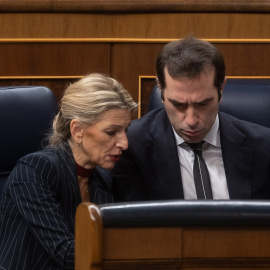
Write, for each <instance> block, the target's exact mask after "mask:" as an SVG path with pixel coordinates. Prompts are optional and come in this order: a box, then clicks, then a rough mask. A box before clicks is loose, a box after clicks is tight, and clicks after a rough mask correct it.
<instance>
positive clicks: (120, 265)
mask: <svg viewBox="0 0 270 270" xmlns="http://www.w3.org/2000/svg"><path fill="white" fill-rule="evenodd" d="M269 224H270V203H269V202H266V201H265V202H262V201H215V202H213V201H212V202H209V201H208V202H200V201H193V202H191V201H167V202H165V201H163V202H159V201H157V202H139V203H130V204H125V203H118V204H109V205H103V206H99V207H98V206H96V205H94V204H91V203H83V204H81V205H80V206H79V207H78V210H77V215H76V240H75V243H76V247H75V253H76V257H75V270H93V269H95V270H101V269H106V270H107V269H118V270H121V269H132V270H135V269H136V270H138V269H144V270H148V269H167V270H168V269H175V270H176V269H197V270H198V269H201V270H202V269H203V270H206V269H211V270H216V269H242V270H243V269H247V268H249V269H263V268H264V269H269V268H270V250H269V237H270V229H269Z"/></svg>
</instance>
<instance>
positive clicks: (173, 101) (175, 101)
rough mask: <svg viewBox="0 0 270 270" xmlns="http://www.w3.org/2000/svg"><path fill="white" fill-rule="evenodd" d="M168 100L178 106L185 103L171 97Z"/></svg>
mask: <svg viewBox="0 0 270 270" xmlns="http://www.w3.org/2000/svg"><path fill="white" fill-rule="evenodd" d="M168 101H169V102H170V103H172V104H173V105H176V106H180V105H184V104H186V103H183V102H180V101H178V100H175V99H171V98H168Z"/></svg>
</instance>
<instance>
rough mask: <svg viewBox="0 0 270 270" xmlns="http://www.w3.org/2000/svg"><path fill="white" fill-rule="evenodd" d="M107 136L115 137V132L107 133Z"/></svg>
mask: <svg viewBox="0 0 270 270" xmlns="http://www.w3.org/2000/svg"><path fill="white" fill-rule="evenodd" d="M106 134H107V135H109V136H114V135H115V131H114V130H113V131H106Z"/></svg>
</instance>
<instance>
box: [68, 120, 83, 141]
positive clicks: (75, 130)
mask: <svg viewBox="0 0 270 270" xmlns="http://www.w3.org/2000/svg"><path fill="white" fill-rule="evenodd" d="M82 133H83V132H82V124H81V122H80V121H79V120H78V119H73V120H71V122H70V134H71V137H72V138H73V139H74V140H75V142H76V143H78V144H80V143H81V140H82Z"/></svg>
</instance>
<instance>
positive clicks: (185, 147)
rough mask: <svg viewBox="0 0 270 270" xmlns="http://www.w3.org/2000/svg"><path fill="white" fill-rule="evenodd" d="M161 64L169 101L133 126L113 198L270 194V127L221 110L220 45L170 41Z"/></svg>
mask: <svg viewBox="0 0 270 270" xmlns="http://www.w3.org/2000/svg"><path fill="white" fill-rule="evenodd" d="M156 68H157V80H158V85H159V88H160V89H161V97H162V101H163V103H164V108H161V109H157V110H154V111H152V112H150V113H148V114H146V115H145V116H144V117H142V118H141V119H138V120H135V121H133V123H132V125H131V126H130V128H129V130H128V133H127V135H128V140H129V148H128V150H127V151H125V153H124V155H123V157H122V159H121V161H120V162H119V163H118V164H117V165H116V167H115V169H114V171H113V173H114V180H113V193H114V197H115V201H134V200H135V201H138V200H169V199H225V200H226V199H269V198H270V129H268V128H265V127H262V126H258V125H256V124H252V123H248V122H245V121H241V120H239V119H236V118H234V117H232V116H230V115H228V114H225V113H221V112H218V108H219V103H220V101H221V99H222V91H223V89H224V86H225V83H226V78H225V63H224V59H223V56H222V54H221V53H220V52H219V50H218V49H217V48H216V47H215V46H214V45H212V44H210V43H209V42H206V41H203V40H199V39H196V38H186V39H183V40H177V41H173V42H170V43H168V44H167V45H166V46H165V47H164V48H163V49H162V51H161V52H160V54H159V56H158V58H157V63H156Z"/></svg>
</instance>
